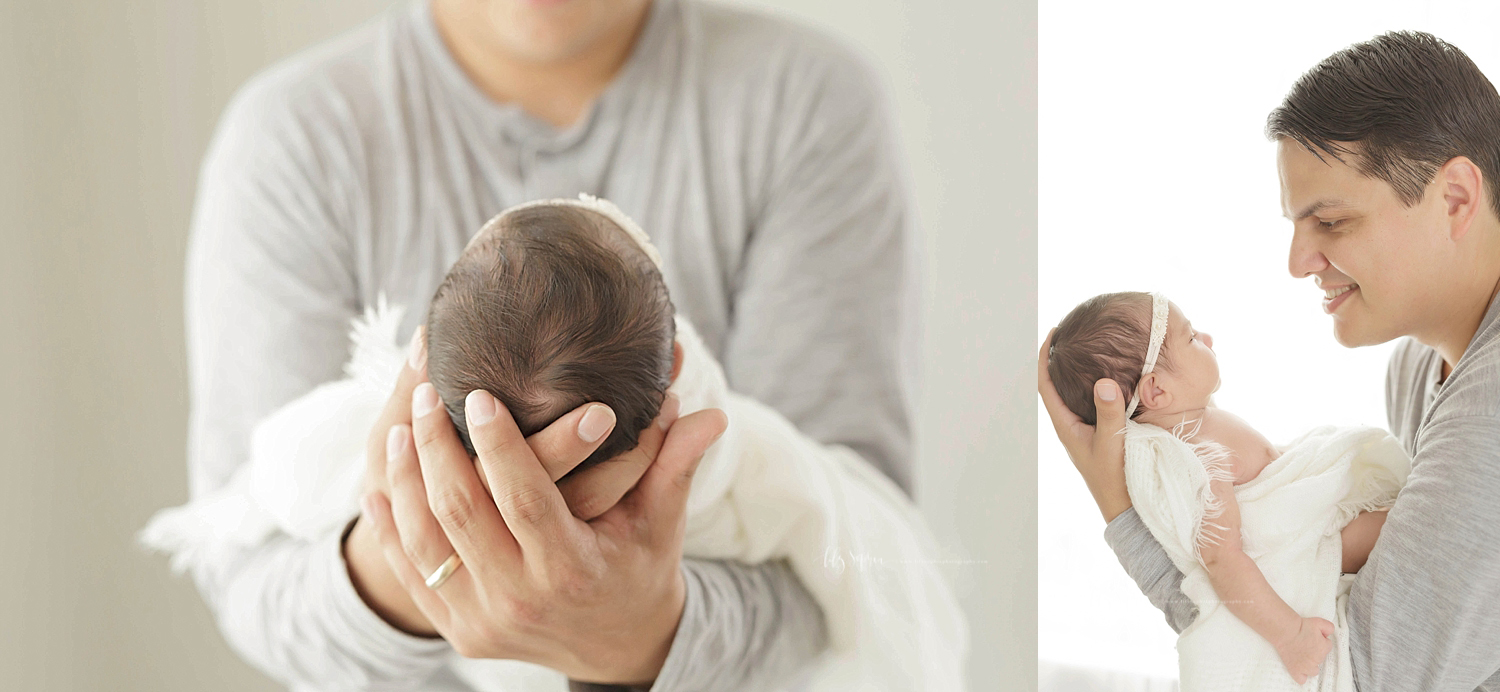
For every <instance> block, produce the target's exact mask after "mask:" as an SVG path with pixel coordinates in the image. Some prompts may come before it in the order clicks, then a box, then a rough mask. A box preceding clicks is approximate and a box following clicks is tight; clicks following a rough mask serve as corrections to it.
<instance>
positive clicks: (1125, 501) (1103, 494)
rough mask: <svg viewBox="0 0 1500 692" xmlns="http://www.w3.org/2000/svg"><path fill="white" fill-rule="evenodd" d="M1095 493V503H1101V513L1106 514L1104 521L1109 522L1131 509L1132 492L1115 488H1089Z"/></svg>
mask: <svg viewBox="0 0 1500 692" xmlns="http://www.w3.org/2000/svg"><path fill="white" fill-rule="evenodd" d="M1089 489H1090V490H1091V491H1092V493H1093V495H1094V503H1095V504H1097V505H1099V513H1100V514H1102V515H1104V523H1105V524H1108V523H1109V522H1112V521H1114V520H1115V517H1118V516H1120V515H1121V514H1123V513H1125V510H1127V509H1130V507H1131V502H1130V493H1129V492H1124V491H1120V490H1115V489H1103V488H1093V487H1090V488H1089Z"/></svg>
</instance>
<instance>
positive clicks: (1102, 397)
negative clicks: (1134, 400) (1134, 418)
mask: <svg viewBox="0 0 1500 692" xmlns="http://www.w3.org/2000/svg"><path fill="white" fill-rule="evenodd" d="M1094 410H1095V411H1096V413H1097V419H1098V420H1097V421H1096V423H1095V425H1096V426H1097V427H1098V430H1099V432H1101V433H1103V432H1108V433H1109V434H1111V435H1112V434H1114V433H1115V432H1117V431H1119V430H1120V429H1121V428H1124V427H1125V400H1124V397H1122V396H1120V385H1118V384H1115V381H1114V380H1111V379H1103V380H1099V381H1098V382H1095V383H1094Z"/></svg>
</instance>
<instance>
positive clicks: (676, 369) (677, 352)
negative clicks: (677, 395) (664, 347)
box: [672, 339, 682, 382]
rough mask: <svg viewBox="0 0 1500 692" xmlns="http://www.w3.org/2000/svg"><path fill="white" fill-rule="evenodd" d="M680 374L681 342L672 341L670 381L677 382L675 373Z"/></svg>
mask: <svg viewBox="0 0 1500 692" xmlns="http://www.w3.org/2000/svg"><path fill="white" fill-rule="evenodd" d="M680 372H682V342H681V341H678V340H676V339H673V340H672V381H673V382H676V381H677V373H680Z"/></svg>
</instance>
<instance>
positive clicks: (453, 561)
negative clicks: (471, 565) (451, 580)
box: [427, 553, 464, 589]
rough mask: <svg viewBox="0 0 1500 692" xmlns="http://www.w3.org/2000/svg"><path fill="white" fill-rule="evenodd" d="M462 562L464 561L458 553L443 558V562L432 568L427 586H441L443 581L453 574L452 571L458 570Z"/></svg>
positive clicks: (430, 587) (431, 587) (432, 587)
mask: <svg viewBox="0 0 1500 692" xmlns="http://www.w3.org/2000/svg"><path fill="white" fill-rule="evenodd" d="M463 563H464V561H463V559H462V558H460V557H459V556H458V553H454V554H452V555H449V556H448V559H446V560H443V564H441V565H438V568H437V569H435V570H433V571H432V574H431V575H428V577H427V588H429V589H436V588H437V587H439V586H442V585H443V582H445V581H448V577H451V576H453V573H454V572H457V571H458V566H459V565H462V564H463Z"/></svg>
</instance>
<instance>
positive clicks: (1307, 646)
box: [1276, 618, 1333, 685]
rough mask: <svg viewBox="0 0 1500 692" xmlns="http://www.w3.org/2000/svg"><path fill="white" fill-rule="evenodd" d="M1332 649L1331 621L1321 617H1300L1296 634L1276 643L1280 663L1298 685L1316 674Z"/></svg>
mask: <svg viewBox="0 0 1500 692" xmlns="http://www.w3.org/2000/svg"><path fill="white" fill-rule="evenodd" d="M1331 649H1333V623H1331V622H1329V621H1327V620H1324V619H1323V618H1302V623H1301V625H1300V626H1299V627H1298V628H1297V634H1296V635H1294V636H1292V637H1291V638H1290V639H1288V640H1286V641H1284V642H1282V643H1280V644H1278V645H1276V653H1278V654H1280V655H1281V663H1282V664H1283V665H1285V666H1286V670H1287V672H1288V673H1291V674H1292V679H1293V680H1296V681H1297V684H1298V685H1301V684H1302V683H1304V682H1307V679H1308V678H1310V677H1312V676H1314V675H1317V674H1318V668H1319V667H1321V666H1322V665H1323V659H1325V658H1327V657H1328V652H1329V650H1331Z"/></svg>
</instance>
